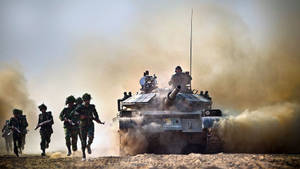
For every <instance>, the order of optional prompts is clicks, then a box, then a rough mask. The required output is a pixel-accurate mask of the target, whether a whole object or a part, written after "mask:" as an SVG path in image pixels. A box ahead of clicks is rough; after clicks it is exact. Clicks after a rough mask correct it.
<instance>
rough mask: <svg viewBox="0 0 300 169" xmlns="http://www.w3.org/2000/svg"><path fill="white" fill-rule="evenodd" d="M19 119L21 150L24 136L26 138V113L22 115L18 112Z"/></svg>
mask: <svg viewBox="0 0 300 169" xmlns="http://www.w3.org/2000/svg"><path fill="white" fill-rule="evenodd" d="M20 121H21V125H20V130H21V138H22V150H24V146H25V138H26V134H27V127H28V122H27V119H26V115H23V114H22V113H21V114H20Z"/></svg>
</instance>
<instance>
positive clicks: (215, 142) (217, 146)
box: [204, 129, 223, 153]
mask: <svg viewBox="0 0 300 169" xmlns="http://www.w3.org/2000/svg"><path fill="white" fill-rule="evenodd" d="M222 151H223V143H222V140H221V139H220V137H219V136H218V134H217V131H216V129H208V130H207V131H206V148H205V151H204V153H220V152H222Z"/></svg>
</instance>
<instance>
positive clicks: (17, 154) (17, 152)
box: [14, 148, 19, 157]
mask: <svg viewBox="0 0 300 169" xmlns="http://www.w3.org/2000/svg"><path fill="white" fill-rule="evenodd" d="M14 152H15V154H16V156H17V157H19V151H18V148H14Z"/></svg>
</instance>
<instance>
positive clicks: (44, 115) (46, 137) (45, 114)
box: [35, 104, 54, 156]
mask: <svg viewBox="0 0 300 169" xmlns="http://www.w3.org/2000/svg"><path fill="white" fill-rule="evenodd" d="M39 109H40V111H41V113H40V114H39V119H38V124H37V126H36V128H35V130H36V129H38V128H40V135H41V150H42V154H41V155H42V156H45V155H46V153H45V149H47V148H49V143H50V141H51V139H50V138H51V134H52V133H53V129H52V125H53V124H54V121H53V116H52V113H51V111H47V106H46V105H45V104H41V105H40V106H39Z"/></svg>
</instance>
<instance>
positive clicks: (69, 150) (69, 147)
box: [67, 145, 72, 156]
mask: <svg viewBox="0 0 300 169" xmlns="http://www.w3.org/2000/svg"><path fill="white" fill-rule="evenodd" d="M67 147H68V154H67V156H70V155H71V154H72V152H71V145H68V146H67Z"/></svg>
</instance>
